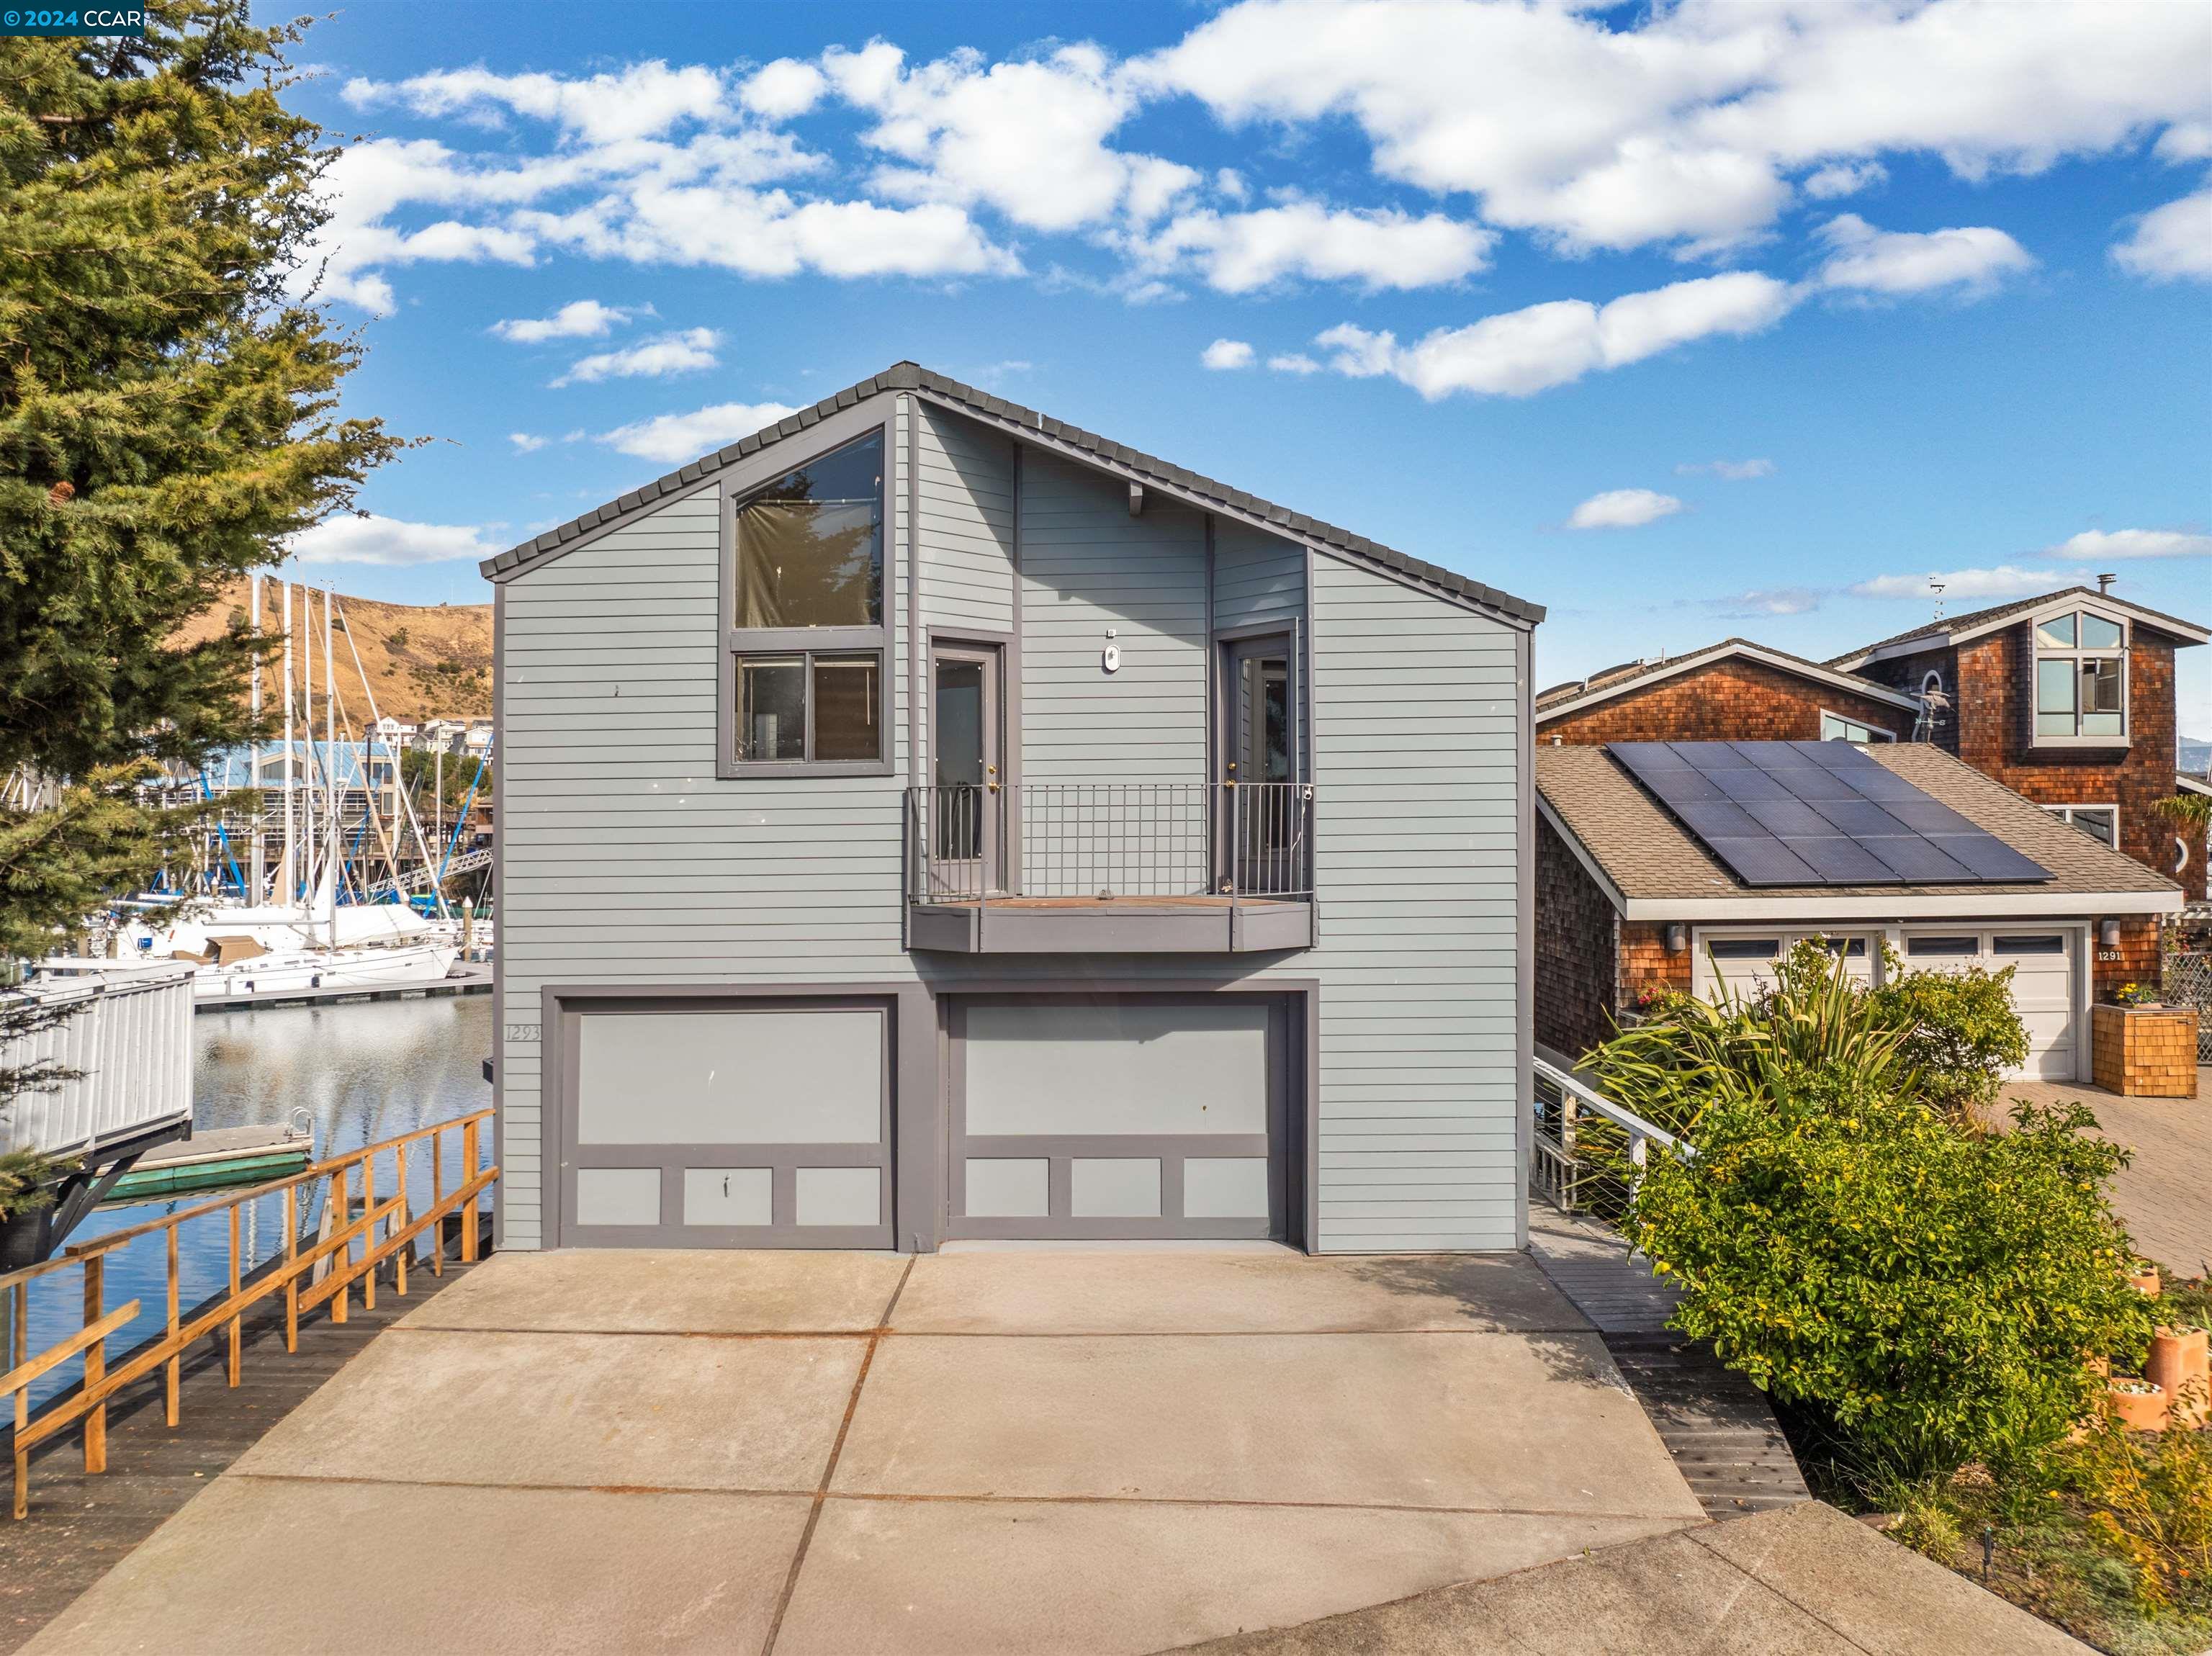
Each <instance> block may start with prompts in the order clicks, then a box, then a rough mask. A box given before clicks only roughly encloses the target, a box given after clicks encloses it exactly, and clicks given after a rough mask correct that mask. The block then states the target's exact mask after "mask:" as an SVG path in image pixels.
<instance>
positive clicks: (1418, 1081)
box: [1216, 542, 1521, 1252]
mask: <svg viewBox="0 0 2212 1656" xmlns="http://www.w3.org/2000/svg"><path fill="white" fill-rule="evenodd" d="M1216 557H1217V560H1218V558H1219V544H1218V542H1217V545H1216ZM1217 569H1218V563H1217ZM1313 579H1314V592H1313V656H1314V669H1313V680H1314V682H1313V687H1312V703H1313V719H1314V749H1315V758H1314V770H1315V780H1316V784H1317V785H1318V787H1317V803H1316V828H1315V867H1316V889H1318V890H1319V892H1320V894H1321V903H1322V910H1321V913H1322V935H1321V947H1320V948H1319V949H1316V951H1315V952H1314V954H1313V955H1311V956H1310V957H1308V958H1309V959H1310V961H1312V962H1313V964H1314V965H1316V966H1317V967H1318V968H1320V975H1321V977H1322V983H1323V988H1322V1029H1321V1089H1322V1121H1321V1131H1320V1139H1319V1143H1318V1144H1317V1145H1316V1152H1317V1155H1318V1158H1319V1166H1320V1174H1319V1189H1318V1192H1317V1195H1318V1198H1319V1199H1318V1209H1319V1222H1320V1234H1319V1237H1318V1245H1319V1246H1320V1247H1322V1248H1324V1249H1328V1250H1332V1251H1335V1250H1342V1251H1349V1252H1358V1251H1363V1250H1395V1249H1412V1248H1470V1247H1471V1248H1510V1247H1514V1246H1515V1245H1516V1240H1517V1228H1516V1227H1517V1219H1518V1214H1519V1204H1520V1200H1521V1192H1520V1186H1519V1164H1518V1161H1517V1159H1516V1152H1515V1126H1516V1122H1515V1110H1516V1105H1515V1099H1516V1096H1517V1095H1518V1092H1519V1078H1518V1076H1517V1074H1516V1071H1517V1057H1516V1052H1517V1046H1516V1035H1517V1031H1518V1016H1517V1005H1518V1002H1517V995H1518V988H1517V985H1518V975H1519V960H1518V946H1519V940H1518V934H1517V926H1518V923H1519V913H1520V902H1521V895H1520V892H1519V889H1518V886H1519V854H1518V853H1519V829H1518V823H1519V815H1518V808H1517V805H1516V798H1515V787H1516V777H1517V771H1516V755H1517V753H1518V745H1519V743H1520V741H1521V733H1520V731H1519V721H1518V719H1517V716H1516V711H1515V710H1516V708H1517V707H1518V706H1519V692H1518V688H1517V676H1518V670H1517V655H1516V648H1515V635H1514V634H1513V633H1512V632H1511V631H1510V629H1509V628H1505V627H1504V626H1502V625H1499V624H1498V623H1497V622H1492V621H1489V620H1487V619H1486V618H1485V617H1482V616H1477V615H1474V614H1473V613H1472V612H1470V611H1468V610H1465V609H1462V608H1461V607H1460V606H1458V605H1455V604H1449V603H1447V602H1445V601H1443V600H1442V599H1439V598H1437V597H1431V596H1430V595H1429V594H1427V593H1425V592H1422V591H1417V590H1414V589H1413V588H1411V587H1408V586H1406V585H1401V584H1400V583H1398V582H1395V581H1392V580H1390V579H1387V578H1385V577H1383V576H1381V575H1378V574H1376V573H1371V572H1370V571H1368V570H1366V569H1364V568H1361V567H1354V566H1352V565H1350V564H1346V563H1343V562H1340V561H1338V560H1336V559H1334V558H1330V557H1326V556H1322V557H1316V559H1315V560H1314V572H1313ZM1216 586H1217V591H1218V589H1219V586H1220V580H1219V577H1218V573H1217V578H1216ZM1217 603H1218V598H1217Z"/></svg>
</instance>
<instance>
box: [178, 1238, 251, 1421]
mask: <svg viewBox="0 0 2212 1656" xmlns="http://www.w3.org/2000/svg"><path fill="white" fill-rule="evenodd" d="M238 1208H239V1204H237V1203H235V1202H234V1203H232V1204H231V1207H230V1297H231V1298H232V1299H236V1298H237V1297H238ZM169 1234H170V1235H172V1236H174V1235H175V1234H177V1228H176V1227H175V1226H174V1225H172V1226H170V1227H169ZM244 1322H245V1313H242V1312H241V1313H240V1314H239V1315H238V1316H235V1317H233V1318H232V1319H230V1321H229V1323H228V1325H226V1326H225V1327H224V1329H223V1344H225V1345H226V1346H228V1348H229V1362H228V1367H227V1372H228V1374H229V1377H230V1383H231V1384H232V1385H233V1386H236V1385H237V1384H238V1380H239V1373H238V1360H239V1356H240V1352H239V1334H240V1331H241V1329H242V1328H243V1326H244Z"/></svg>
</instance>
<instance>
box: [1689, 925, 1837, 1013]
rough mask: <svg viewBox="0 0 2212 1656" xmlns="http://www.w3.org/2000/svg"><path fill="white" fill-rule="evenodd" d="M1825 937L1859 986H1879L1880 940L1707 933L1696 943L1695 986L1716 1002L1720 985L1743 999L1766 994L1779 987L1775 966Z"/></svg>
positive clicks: (1783, 933)
mask: <svg viewBox="0 0 2212 1656" xmlns="http://www.w3.org/2000/svg"><path fill="white" fill-rule="evenodd" d="M1807 937H1821V938H1824V939H1826V942H1827V944H1828V946H1829V948H1830V949H1841V950H1842V951H1843V955H1844V970H1845V972H1846V973H1847V974H1849V976H1850V978H1851V980H1853V981H1854V982H1856V983H1860V984H1871V983H1872V982H1873V981H1874V963H1875V957H1876V956H1877V955H1879V953H1880V952H1881V951H1880V950H1879V949H1877V948H1876V946H1875V938H1874V937H1872V936H1871V935H1869V934H1868V933H1865V932H1858V931H1760V932H1759V933H1756V934H1753V933H1749V932H1746V933H1742V934H1729V935H1728V936H1717V935H1716V934H1714V933H1712V932H1710V931H1701V932H1699V934H1698V937H1697V941H1696V944H1695V947H1696V949H1697V959H1696V961H1694V962H1693V964H1692V968H1691V971H1692V985H1693V986H1694V988H1695V989H1696V992H1698V993H1699V995H1702V996H1704V997H1705V998H1708V999H1711V998H1714V997H1713V990H1714V987H1715V986H1716V984H1717V985H1719V986H1723V987H1725V988H1726V989H1727V990H1728V991H1729V992H1730V993H1731V994H1733V995H1735V996H1736V997H1737V998H1750V997H1752V996H1755V995H1758V994H1761V993H1763V992H1765V991H1766V990H1769V989H1771V988H1772V987H1773V986H1774V963H1775V961H1777V960H1778V959H1779V958H1780V957H1781V956H1782V955H1785V954H1787V953H1789V951H1790V949H1793V948H1795V947H1796V945H1797V944H1798V943H1801V942H1802V941H1803V940H1804V939H1806V938H1807Z"/></svg>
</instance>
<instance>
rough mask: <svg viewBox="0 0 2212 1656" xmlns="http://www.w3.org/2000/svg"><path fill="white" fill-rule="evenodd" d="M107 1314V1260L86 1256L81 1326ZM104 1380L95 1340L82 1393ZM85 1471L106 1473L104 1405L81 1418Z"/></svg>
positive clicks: (103, 1356)
mask: <svg viewBox="0 0 2212 1656" xmlns="http://www.w3.org/2000/svg"><path fill="white" fill-rule="evenodd" d="M106 1314H107V1256H106V1254H104V1253H94V1254H92V1255H89V1256H88V1258H87V1259H86V1260H85V1262H84V1325H85V1326H86V1327H87V1328H90V1327H91V1326H92V1325H94V1323H96V1322H98V1321H99V1320H100V1319H101V1318H102V1317H105V1316H106ZM106 1377H107V1342H106V1340H105V1339H98V1340H94V1342H93V1343H92V1344H90V1345H88V1346H87V1347H85V1349H84V1390H85V1395H86V1396H88V1397H90V1396H92V1395H93V1394H94V1392H95V1391H96V1390H97V1389H98V1387H99V1385H100V1381H101V1380H105V1379H106ZM84 1470H85V1471H88V1472H104V1471H106V1470H107V1404H106V1403H104V1402H103V1403H100V1404H94V1407H93V1410H92V1412H91V1413H89V1414H88V1415H87V1416H85V1417H84Z"/></svg>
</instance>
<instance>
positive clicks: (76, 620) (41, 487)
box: [0, 0, 403, 1218]
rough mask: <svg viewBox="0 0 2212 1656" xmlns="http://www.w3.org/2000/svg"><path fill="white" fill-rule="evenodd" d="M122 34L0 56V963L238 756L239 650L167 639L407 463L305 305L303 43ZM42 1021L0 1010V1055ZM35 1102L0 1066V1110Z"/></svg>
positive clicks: (232, 11) (152, 16) (221, 5)
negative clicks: (291, 540)
mask: <svg viewBox="0 0 2212 1656" xmlns="http://www.w3.org/2000/svg"><path fill="white" fill-rule="evenodd" d="M146 15H147V27H146V35H145V38H144V39H102V38H94V39H85V38H64V39H25V38H8V39H0V778H4V777H8V776H9V775H13V774H17V773H27V774H32V775H35V776H36V777H38V778H40V779H43V780H45V781H48V782H58V783H59V784H60V785H61V792H60V794H59V797H58V801H57V802H55V803H54V804H52V805H51V806H50V808H48V809H46V810H39V811H35V812H33V811H29V810H21V809H15V808H11V807H9V806H8V805H5V804H0V959H4V958H5V957H6V956H9V955H18V954H35V953H42V952H46V950H48V949H52V948H53V947H54V945H55V944H56V943H57V942H58V941H59V940H60V935H61V934H62V933H64V932H65V931H67V930H68V929H70V928H72V927H74V926H76V925H78V924H80V923H81V922H82V920H83V919H84V918H85V917H86V916H87V915H88V914H89V913H93V912H94V911H95V910H96V909H98V908H99V907H100V905H101V904H102V902H103V901H105V900H106V898H108V897H109V896H110V895H112V894H114V893H116V892H118V891H120V890H127V889H132V888H135V887H137V886H141V885H143V884H144V883H147V882H148V881H149V879H150V878H151V877H152V876H153V874H154V873H155V870H157V869H159V868H160V866H161V864H162V862H163V861H164V860H165V859H166V858H167V857H168V856H169V855H170V854H172V853H173V852H174V850H175V849H176V848H177V845H178V839H179V833H180V831H181V829H182V828H184V827H185V826H186V824H187V822H188V820H189V819H190V817H191V816H193V815H195V814H196V813H193V812H190V811H184V812H179V811H175V810H162V809H161V808H160V807H158V806H156V805H155V804H149V802H148V801H147V800H146V798H144V797H143V792H142V790H143V784H144V783H145V782H146V781H147V780H149V778H150V776H151V774H152V773H153V770H154V767H155V765H156V763H157V762H158V761H164V760H178V761H186V762H188V763H189V762H193V761H198V760H200V759H202V758H204V756H205V755H207V754H208V753H209V752H210V751H211V750H212V749H216V748H217V747H219V746H222V745H224V744H226V743H234V742H236V741H238V740H240V739H241V738H242V737H244V736H245V735H246V711H245V701H244V698H243V697H242V695H240V691H241V688H242V682H243V679H244V676H245V674H246V666H247V662H248V659H249V657H250V653H251V651H252V639H251V637H250V636H248V635H247V634H246V632H245V631H244V630H243V628H240V627H238V626H234V627H232V628H230V629H229V630H228V632H226V633H225V634H223V635H222V636H220V637H217V638H215V639H213V640H209V641H207V642H204V643H201V644H196V645H191V646H180V645H178V644H176V643H174V642H173V641H172V640H173V638H174V636H175V634H176V631H177V628H178V627H179V624H180V623H182V622H185V620H187V619H188V618H190V617H191V616H194V615H197V614H198V613H200V612H201V611H202V610H206V609H207V608H208V607H209V606H210V605H211V604H213V603H214V602H215V601H216V596H217V594H218V593H219V592H220V591H221V590H222V586H223V584H224V583H225V582H226V581H227V580H229V579H234V578H235V577H236V576H238V575H240V574H243V573H246V572H247V571H248V570H251V569H253V568H255V567H260V566H263V565H266V564H268V563H270V562H272V561H275V560H276V557H277V556H278V555H279V547H278V543H279V542H280V541H281V540H282V538H283V537H285V536H287V535H289V534H291V533H293V532H295V531H299V530H302V529H305V528H307V527H308V526H309V525H313V524H314V523H316V522H319V520H321V519H323V518H325V517H326V516H328V515H330V514H331V513H333V512H337V511H343V510H344V509H346V508H347V507H349V506H350V505H351V503H352V500H353V497H354V493H355V490H356V488H357V487H358V486H359V484H360V482H361V481H362V478H363V477H364V476H366V475H367V474H368V471H369V470H370V469H371V468H373V467H374V466H376V465H377V464H380V463H381V462H383V461H384V460H386V459H388V458H391V457H392V454H393V453H394V452H397V451H398V449H399V448H400V447H401V446H403V445H402V443H401V441H400V440H398V439H397V438H395V437H392V435H390V434H387V433H386V431H385V429H384V428H383V426H382V424H381V423H380V422H378V421H375V420H363V419H356V418H348V417H345V416H343V415H342V414H341V413H340V412H339V409H338V392H339V387H340V385H342V383H343V380H344V379H345V376H346V375H347V374H348V373H349V372H351V371H352V369H353V368H354V367H356V365H357V363H358V362H359V361H360V360H361V348H360V345H359V343H358V341H356V339H354V338H352V337H349V336H346V335H343V334H340V333H338V332H336V331H333V330H332V328H331V325H330V323H329V321H328V320H327V318H325V316H324V315H323V313H322V312H321V311H320V309H319V308H318V307H317V306H315V305H314V303H313V301H312V297H311V296H309V297H302V296H301V295H302V294H303V292H307V291H308V290H311V289H312V285H313V271H312V270H308V269H307V268H306V261H307V259H308V258H309V257H310V255H311V251H312V246H313V237H314V234H315V232H316V231H317V230H318V229H319V227H321V225H322V224H323V223H324V221H325V219H326V217H327V213H326V210H325V208H324V207H323V205H322V204H321V202H320V199H319V195H318V185H319V180H320V179H321V177H322V174H323V172H324V170H325V167H327V166H328V165H329V162H330V160H331V155H332V153H333V152H332V151H331V149H329V148H328V147H327V146H326V145H325V140H324V136H323V133H322V131H321V130H320V129H319V127H318V126H316V124H314V123H313V122H312V121H309V120H307V119H306V118H303V117H301V116H299V115H297V114H295V113H293V112H291V111H289V110H288V109H286V108H285V107H284V106H283V101H282V99H281V96H280V94H282V93H283V90H284V89H285V88H286V87H287V86H288V85H289V82H290V70H289V67H288V65H287V64H286V61H285V58H284V52H285V50H286V48H287V47H288V46H289V45H291V44H293V43H294V42H295V40H296V39H298V38H299V34H300V27H299V26H297V25H294V26H289V27H268V28H261V27H254V26H253V24H252V21H251V20H250V18H249V15H248V13H247V9H246V4H245V3H243V0H152V3H151V4H149V5H148V6H147V7H146ZM36 1021H37V1018H36V1015H35V1014H34V1013H33V1012H30V1011H29V1010H27V1009H26V1008H25V1007H23V1006H22V1004H21V1003H20V1002H18V1003H16V1004H14V1005H12V1006H0V1047H4V1046H5V1044H6V1041H7V1039H8V1038H9V1036H10V1035H20V1034H23V1033H25V1032H26V1031H27V1029H28V1028H30V1026H31V1024H32V1023H33V1022H36ZM44 1080H45V1082H46V1083H51V1081H52V1077H45V1078H44ZM41 1082H42V1078H41V1077H39V1076H38V1075H36V1074H35V1073H33V1071H30V1070H27V1069H25V1068H23V1067H21V1066H18V1067H16V1068H15V1069H12V1070H10V1069H9V1068H7V1067H6V1066H4V1065H0V1113H4V1106H5V1105H6V1103H7V1101H8V1100H9V1098H10V1097H11V1096H15V1095H20V1094H21V1091H22V1090H23V1089H25V1088H27V1087H33V1086H37V1085H40V1084H41ZM7 1148H8V1144H7V1140H6V1138H5V1137H4V1135H0V1150H5V1149H7ZM0 1162H4V1163H5V1165H4V1166H0V1218H3V1217H5V1216H6V1215H7V1214H8V1213H9V1211H10V1210H21V1209H23V1208H25V1207H35V1206H37V1205H39V1204H40V1203H41V1202H42V1201H43V1200H45V1199H46V1197H45V1195H44V1193H43V1192H42V1190H41V1188H40V1186H42V1184H43V1182H44V1181H45V1180H46V1178H47V1177H48V1176H49V1174H50V1172H51V1168H49V1167H48V1166H47V1165H46V1164H44V1163H42V1162H40V1159H39V1158H38V1157H36V1156H31V1157H29V1158H28V1159H26V1158H25V1157H24V1156H21V1155H18V1156H14V1157H4V1156H0Z"/></svg>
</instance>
